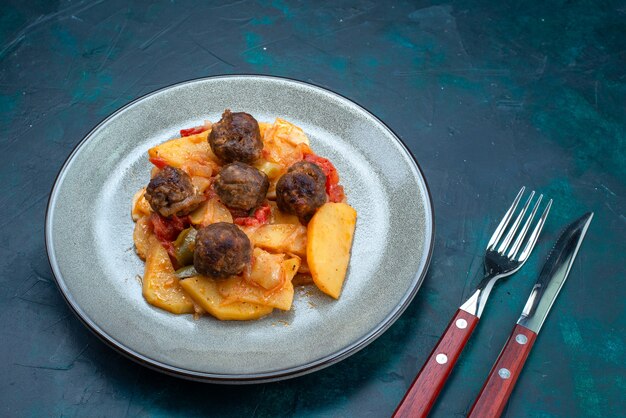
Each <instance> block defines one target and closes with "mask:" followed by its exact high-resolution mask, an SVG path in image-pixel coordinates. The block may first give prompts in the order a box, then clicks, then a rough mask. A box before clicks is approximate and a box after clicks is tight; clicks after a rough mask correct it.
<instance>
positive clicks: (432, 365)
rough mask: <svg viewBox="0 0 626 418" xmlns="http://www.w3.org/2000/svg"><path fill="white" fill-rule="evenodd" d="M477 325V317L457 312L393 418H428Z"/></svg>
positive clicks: (461, 311)
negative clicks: (426, 417)
mask: <svg viewBox="0 0 626 418" xmlns="http://www.w3.org/2000/svg"><path fill="white" fill-rule="evenodd" d="M477 323H478V317H477V316H474V315H472V314H470V313H468V312H465V311H464V310H462V309H459V310H458V311H456V315H454V317H453V318H452V321H450V324H448V328H446V331H445V333H444V334H443V336H442V337H441V338H440V339H439V342H438V343H437V345H436V346H435V349H434V350H433V351H432V353H430V356H429V357H428V360H427V361H426V363H425V364H424V366H423V367H422V370H421V371H420V372H419V374H418V375H417V377H416V378H415V380H414V381H413V383H412V384H411V386H410V387H409V390H408V391H407V393H406V395H404V398H403V399H402V402H400V405H399V406H398V408H397V409H396V411H395V412H394V414H393V416H394V418H400V417H425V416H426V415H427V414H428V411H430V409H431V408H432V407H433V405H434V404H435V400H436V399H437V396H438V395H439V392H441V389H442V388H443V385H444V383H445V382H446V379H448V376H450V372H452V369H453V368H454V364H455V363H456V361H457V360H458V358H459V356H460V354H461V351H463V348H464V347H465V344H466V343H467V340H469V337H470V336H471V335H472V332H473V331H474V328H475V327H476V324H477Z"/></svg>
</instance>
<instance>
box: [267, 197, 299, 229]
mask: <svg viewBox="0 0 626 418" xmlns="http://www.w3.org/2000/svg"><path fill="white" fill-rule="evenodd" d="M269 205H270V209H271V210H272V216H271V218H270V223H271V224H292V225H302V224H301V223H300V221H299V220H298V217H297V216H296V215H292V214H291V213H285V212H283V211H281V210H280V209H278V205H277V204H276V202H269Z"/></svg>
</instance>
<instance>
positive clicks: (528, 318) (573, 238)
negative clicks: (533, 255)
mask: <svg viewBox="0 0 626 418" xmlns="http://www.w3.org/2000/svg"><path fill="white" fill-rule="evenodd" d="M592 219H593V212H589V213H586V214H584V215H583V216H581V217H580V218H578V219H577V220H575V221H574V222H572V223H571V224H570V225H569V226H568V227H567V228H565V230H564V231H563V232H562V233H561V236H560V237H559V239H558V240H557V241H556V244H554V248H553V249H552V251H551V252H550V254H549V255H548V258H547V259H546V262H545V264H544V265H543V269H542V270H541V273H540V274H539V279H537V283H535V285H534V286H533V290H532V291H531V292H530V297H529V298H528V300H527V301H526V305H525V306H524V309H523V310H522V315H521V316H520V317H519V319H518V321H517V323H518V324H519V325H521V326H523V327H525V328H528V329H530V330H531V331H533V332H534V333H535V334H538V333H539V331H540V330H541V326H542V325H543V322H544V321H545V320H546V317H547V316H548V313H549V312H550V308H552V305H553V304H554V301H555V300H556V297H557V296H558V295H559V292H560V291H561V288H562V287H563V284H564V283H565V279H567V275H568V274H569V272H570V270H571V268H572V264H574V259H576V255H577V254H578V250H579V249H580V244H582V242H583V240H584V239H585V235H586V234H587V229H588V228H589V225H590V224H591V220H592Z"/></svg>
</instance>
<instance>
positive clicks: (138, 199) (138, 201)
mask: <svg viewBox="0 0 626 418" xmlns="http://www.w3.org/2000/svg"><path fill="white" fill-rule="evenodd" d="M145 193H146V188H145V187H144V188H142V189H141V190H139V191H138V192H137V193H135V195H134V196H133V206H132V209H131V210H130V214H131V216H132V218H133V221H137V220H139V218H141V217H142V216H146V215H150V213H151V212H152V208H151V207H150V203H148V201H147V200H146V197H145Z"/></svg>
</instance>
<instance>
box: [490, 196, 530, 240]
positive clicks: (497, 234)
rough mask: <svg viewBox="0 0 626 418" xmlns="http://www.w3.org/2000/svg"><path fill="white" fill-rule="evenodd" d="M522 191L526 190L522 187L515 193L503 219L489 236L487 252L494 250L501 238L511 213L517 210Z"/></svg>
mask: <svg viewBox="0 0 626 418" xmlns="http://www.w3.org/2000/svg"><path fill="white" fill-rule="evenodd" d="M524 190H526V187H525V186H522V188H521V189H520V191H519V192H518V193H517V196H516V197H515V200H514V201H513V204H512V205H511V207H510V208H509V210H507V211H506V213H505V214H504V218H502V220H501V221H500V224H499V225H498V227H497V228H496V230H495V232H494V233H493V235H492V236H491V239H489V243H488V244H487V251H491V250H493V249H494V248H495V246H496V244H497V242H498V240H499V239H500V237H501V236H502V233H503V232H504V230H505V229H506V226H507V225H508V223H509V221H510V220H511V216H513V213H514V212H515V209H516V208H517V204H518V203H519V201H520V199H521V198H522V194H523V193H524Z"/></svg>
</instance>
